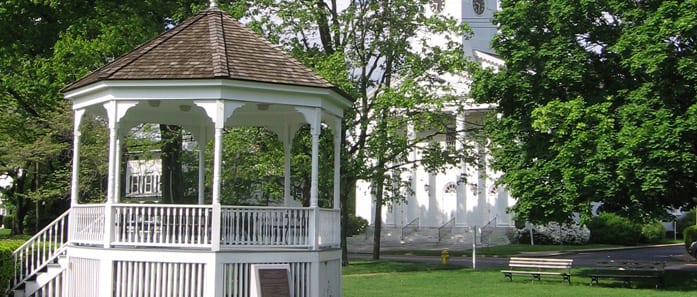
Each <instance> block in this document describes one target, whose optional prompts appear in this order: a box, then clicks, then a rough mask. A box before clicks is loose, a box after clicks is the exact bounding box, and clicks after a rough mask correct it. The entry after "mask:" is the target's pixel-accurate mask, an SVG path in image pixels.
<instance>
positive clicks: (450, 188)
mask: <svg viewBox="0 0 697 297" xmlns="http://www.w3.org/2000/svg"><path fill="white" fill-rule="evenodd" d="M443 192H444V193H446V194H453V193H456V192H457V185H456V184H455V183H448V184H446V185H445V188H443Z"/></svg>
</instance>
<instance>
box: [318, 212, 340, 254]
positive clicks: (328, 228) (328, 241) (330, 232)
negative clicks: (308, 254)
mask: <svg viewBox="0 0 697 297" xmlns="http://www.w3.org/2000/svg"><path fill="white" fill-rule="evenodd" d="M340 219H341V213H340V212H339V210H338V209H319V232H318V233H319V236H318V239H317V240H318V244H319V246H321V247H338V246H339V244H340V243H341V229H340V225H339V224H338V222H339V220H340Z"/></svg>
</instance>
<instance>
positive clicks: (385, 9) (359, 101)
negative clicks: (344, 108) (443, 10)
mask: <svg viewBox="0 0 697 297" xmlns="http://www.w3.org/2000/svg"><path fill="white" fill-rule="evenodd" d="M428 3H429V2H428V1H425V0H419V1H401V0H390V1H377V0H366V1H350V2H348V3H346V4H345V5H346V6H339V4H338V3H337V1H321V0H313V1H287V0H279V1H258V2H257V3H255V4H256V5H254V6H251V7H250V8H249V10H248V12H249V14H248V15H247V19H249V20H250V22H249V24H250V26H251V27H252V28H254V29H256V30H258V31H259V32H260V33H262V34H264V35H265V36H266V37H268V38H269V39H270V40H272V41H274V42H277V43H279V44H281V45H282V46H283V48H284V49H286V50H287V51H288V52H290V53H291V54H293V55H294V56H295V57H296V58H298V59H299V60H300V61H301V62H303V63H305V64H306V65H308V66H310V67H312V68H314V69H316V70H317V71H318V72H319V73H320V74H322V75H323V76H324V77H325V78H327V79H329V80H330V81H332V82H333V83H334V84H335V85H337V86H338V87H339V88H341V89H342V90H344V91H345V92H346V93H348V94H351V95H352V96H353V97H354V98H356V102H355V105H354V108H353V109H352V110H350V111H349V112H348V114H347V115H345V117H344V120H345V121H344V127H347V129H346V130H345V131H342V133H344V134H343V135H342V136H343V137H342V139H343V140H344V143H343V148H344V149H343V151H342V156H343V157H342V172H341V174H342V180H341V182H342V197H341V201H342V211H343V213H342V225H344V226H347V220H348V207H347V206H348V203H347V202H348V200H349V199H350V197H351V196H350V195H351V193H353V187H355V183H356V181H357V180H359V179H365V180H369V181H371V182H372V183H373V186H374V188H375V189H376V206H377V207H378V209H376V218H375V220H374V221H375V231H376V232H375V238H374V252H373V257H374V258H376V259H377V258H379V256H380V254H379V250H380V222H381V221H382V218H381V212H380V209H379V208H380V207H382V205H383V204H385V203H389V202H390V201H395V202H396V201H399V200H400V199H401V197H402V196H400V192H401V191H396V190H394V191H393V190H388V191H384V189H388V188H389V187H392V185H394V184H395V183H393V182H392V179H393V178H399V174H398V173H396V172H395V170H397V171H398V170H399V169H400V168H403V167H404V166H407V165H410V163H411V165H415V164H417V163H422V162H424V163H430V164H431V165H432V166H431V167H430V168H433V169H434V170H438V169H442V168H443V166H445V165H446V164H447V163H457V162H458V161H459V157H462V156H463V155H464V154H465V153H466V152H464V151H462V152H455V151H454V150H449V151H448V149H447V148H439V149H438V148H437V147H436V146H431V149H425V150H424V152H425V153H424V156H425V158H424V159H423V160H422V159H419V160H409V159H408V158H407V156H408V155H409V152H412V151H414V150H417V149H419V148H418V145H417V144H418V143H423V142H428V141H429V140H431V139H432V137H433V136H435V135H437V134H438V133H444V132H445V130H446V128H445V125H446V124H445V123H446V121H447V120H448V117H446V116H445V115H444V114H443V113H442V112H441V108H442V106H443V105H446V104H453V105H457V104H458V103H459V102H458V100H460V99H461V98H460V97H457V96H439V95H437V94H438V91H444V90H447V89H448V87H449V86H448V85H447V83H439V81H438V80H437V79H436V77H437V76H438V75H441V74H444V73H457V72H459V71H462V70H463V69H464V67H465V59H464V57H463V51H462V48H461V47H460V46H459V45H458V43H457V42H456V39H457V40H459V38H461V37H462V36H463V35H464V33H465V32H466V27H465V26H464V25H460V24H459V23H458V22H457V21H456V20H453V19H448V18H445V17H443V16H439V15H430V14H429V13H428V11H427V10H426V7H428ZM433 34H440V35H442V36H444V37H453V39H451V40H449V42H445V43H443V44H431V43H430V42H429V39H430V37H431V36H432V35H433ZM445 93H447V92H445ZM410 124H411V125H414V126H415V129H417V130H422V131H426V130H427V129H433V130H432V131H434V132H433V133H431V134H428V136H425V137H423V138H420V139H413V138H409V137H408V136H407V133H406V132H407V128H406V127H407V126H408V125H410ZM402 184H403V183H396V185H402ZM342 229H343V230H345V229H346V228H342ZM342 238H344V240H342V247H343V250H344V251H346V245H345V242H346V241H345V234H343V235H342ZM344 260H346V258H345V256H344ZM344 262H345V263H347V261H344Z"/></svg>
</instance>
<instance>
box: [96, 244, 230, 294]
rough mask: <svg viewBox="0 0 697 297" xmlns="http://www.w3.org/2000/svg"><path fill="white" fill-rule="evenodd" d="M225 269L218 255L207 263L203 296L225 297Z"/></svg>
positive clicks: (213, 256) (214, 255)
mask: <svg viewBox="0 0 697 297" xmlns="http://www.w3.org/2000/svg"><path fill="white" fill-rule="evenodd" d="M224 269H225V268H224V266H223V264H222V263H221V261H220V260H219V259H218V254H213V255H212V256H211V257H210V259H209V260H208V261H207V263H206V269H205V272H204V273H205V278H204V283H205V286H204V288H203V296H223V285H224V284H225V281H224V278H223V273H224ZM109 296H111V295H109Z"/></svg>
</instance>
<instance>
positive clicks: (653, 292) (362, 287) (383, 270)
mask: <svg viewBox="0 0 697 297" xmlns="http://www.w3.org/2000/svg"><path fill="white" fill-rule="evenodd" d="M420 266H426V267H420ZM343 272H344V273H343V275H344V276H343V279H342V282H343V296H347V297H372V296H394V297H401V296H438V297H448V296H612V297H621V296H639V297H641V296H694V290H697V273H694V272H683V271H667V272H666V278H665V279H666V288H664V289H661V290H657V289H654V288H653V286H654V285H655V282H654V281H648V280H647V281H645V282H639V283H637V285H636V287H635V288H624V287H623V284H622V282H617V281H612V280H604V279H603V280H601V282H600V285H599V286H593V287H591V286H589V283H590V279H589V278H588V277H587V276H585V274H586V273H587V271H586V270H583V269H574V271H573V273H572V274H573V276H572V284H571V285H568V284H565V283H563V282H561V278H554V277H547V278H543V280H542V281H535V282H534V283H533V282H531V280H530V278H529V277H523V276H521V277H514V278H513V281H512V282H509V281H508V280H504V278H503V276H502V274H501V273H500V272H499V270H498V269H486V270H476V271H475V270H472V269H469V268H465V269H463V268H456V269H453V268H452V267H447V266H446V267H444V268H443V267H442V266H440V265H424V264H415V263H402V262H390V261H354V262H352V264H351V265H349V266H348V267H345V268H344V271H343Z"/></svg>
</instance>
